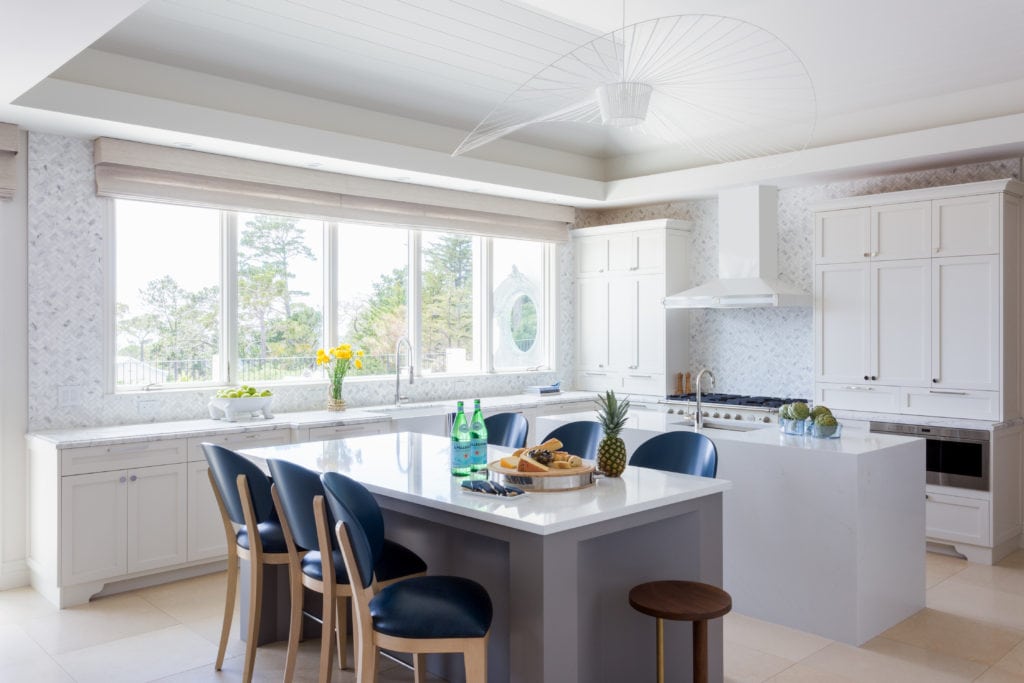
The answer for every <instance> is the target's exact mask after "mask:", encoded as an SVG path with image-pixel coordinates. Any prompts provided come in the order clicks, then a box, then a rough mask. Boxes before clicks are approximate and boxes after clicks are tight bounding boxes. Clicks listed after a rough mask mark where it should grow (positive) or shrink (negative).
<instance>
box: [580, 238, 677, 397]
mask: <svg viewBox="0 0 1024 683" xmlns="http://www.w3.org/2000/svg"><path fill="white" fill-rule="evenodd" d="M690 229H691V224H690V223H689V222H688V221H680V220H671V219H659V220H650V221H641V222H635V223H621V224H617V225H603V226H599V227H594V228H579V229H576V230H573V232H572V236H573V248H574V252H575V256H576V339H577V340H578V342H577V346H576V348H577V358H576V382H575V385H576V388H578V389H582V390H589V391H601V392H603V391H606V390H608V389H614V390H615V391H618V392H620V393H626V394H646V395H651V396H665V395H666V394H669V393H672V392H673V391H674V376H675V373H677V372H682V371H683V370H684V369H685V364H686V359H687V357H688V355H689V353H688V351H689V329H688V316H687V315H686V312H685V311H680V310H666V309H665V306H664V299H665V297H666V296H667V295H669V294H674V293H676V292H678V291H681V290H683V289H686V287H687V286H688V275H687V261H688V258H687V252H688V250H689V244H688V241H689V231H690Z"/></svg>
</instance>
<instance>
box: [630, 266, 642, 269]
mask: <svg viewBox="0 0 1024 683" xmlns="http://www.w3.org/2000/svg"><path fill="white" fill-rule="evenodd" d="M629 269H630V270H640V266H630V267H629Z"/></svg>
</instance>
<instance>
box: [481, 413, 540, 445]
mask: <svg viewBox="0 0 1024 683" xmlns="http://www.w3.org/2000/svg"><path fill="white" fill-rule="evenodd" d="M484 424H486V425H487V443H489V444H491V445H493V446H507V447H509V448H522V447H523V446H525V445H526V436H527V433H528V432H529V431H530V423H529V422H527V421H526V418H525V417H523V414H522V413H498V414H496V415H491V416H490V417H485V418H484Z"/></svg>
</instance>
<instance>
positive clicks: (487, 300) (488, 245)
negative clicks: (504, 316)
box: [474, 237, 494, 372]
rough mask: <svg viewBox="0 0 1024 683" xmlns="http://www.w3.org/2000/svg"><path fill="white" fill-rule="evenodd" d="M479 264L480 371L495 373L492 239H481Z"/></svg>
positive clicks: (476, 316) (476, 314)
mask: <svg viewBox="0 0 1024 683" xmlns="http://www.w3.org/2000/svg"><path fill="white" fill-rule="evenodd" d="M480 241H481V242H482V245H481V249H480V258H479V264H478V266H477V271H478V276H477V282H476V291H477V297H478V299H477V300H478V301H479V302H480V303H479V305H478V306H477V310H476V312H475V316H474V317H475V318H476V320H475V325H476V326H477V328H478V329H479V331H480V341H479V349H478V350H477V351H478V353H480V354H481V355H480V361H481V362H480V370H481V371H483V372H494V335H493V334H492V333H491V331H492V330H493V329H494V325H493V321H492V319H491V318H492V316H493V315H494V283H493V282H492V280H493V273H494V261H493V256H494V249H493V246H494V241H493V240H492V239H491V238H490V237H481V238H480Z"/></svg>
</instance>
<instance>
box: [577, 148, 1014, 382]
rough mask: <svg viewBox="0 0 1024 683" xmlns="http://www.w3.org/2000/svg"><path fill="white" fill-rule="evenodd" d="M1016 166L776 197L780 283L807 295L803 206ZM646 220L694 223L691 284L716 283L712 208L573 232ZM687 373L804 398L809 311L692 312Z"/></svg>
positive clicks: (586, 214) (927, 173) (585, 219)
mask: <svg viewBox="0 0 1024 683" xmlns="http://www.w3.org/2000/svg"><path fill="white" fill-rule="evenodd" d="M1020 175H1021V159H1018V158H1012V159H1001V160H997V161H990V162H984V163H977V164H965V165H960V166H949V167H944V168H936V169H929V170H924V171H916V172H913V173H899V174H893V175H885V176H873V177H869V178H861V179H858V180H850V181H843V182H837V183H829V184H824V185H810V186H806V187H797V188H788V189H782V190H780V191H779V241H778V244H779V279H781V280H784V281H786V282H789V283H792V284H794V285H796V286H798V287H800V288H801V289H803V290H804V291H806V292H811V291H812V290H813V289H814V284H813V276H814V270H813V260H814V259H813V254H814V250H813V247H814V225H813V216H812V212H811V209H810V206H811V205H812V204H814V203H816V202H819V201H823V200H825V199H833V198H836V197H851V196H857V195H868V194H877V193H880V192H896V191H899V190H911V189H916V188H921V187H937V186H941V185H956V184H958V183H969V182H976V181H981V180H995V179H999V178H1017V179H1019V178H1020ZM651 218H681V219H686V220H690V221H693V222H694V229H693V232H692V239H693V244H692V250H691V252H690V254H691V256H690V269H691V282H692V285H694V286H696V285H699V284H701V283H704V282H707V281H708V280H712V279H714V278H715V277H717V276H718V202H717V200H714V199H705V200H698V201H687V202H672V203H669V204H655V205H651V206H642V207H634V208H627V209H612V210H607V211H579V212H577V225H578V227H587V226H591V225H607V224H611V223H624V222H627V221H638V220H647V219H651ZM690 315H691V324H690V362H689V368H690V370H691V371H692V372H693V373H694V374H696V372H697V371H698V370H699V369H700V368H702V367H708V368H711V369H712V370H713V371H714V373H715V379H716V384H715V390H716V391H721V392H725V393H736V394H751V395H768V396H783V397H794V398H795V397H802V398H810V397H811V396H812V395H813V394H812V392H813V389H814V327H813V315H812V311H811V308H810V307H806V308H751V309H717V310H695V311H691V313H690Z"/></svg>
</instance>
